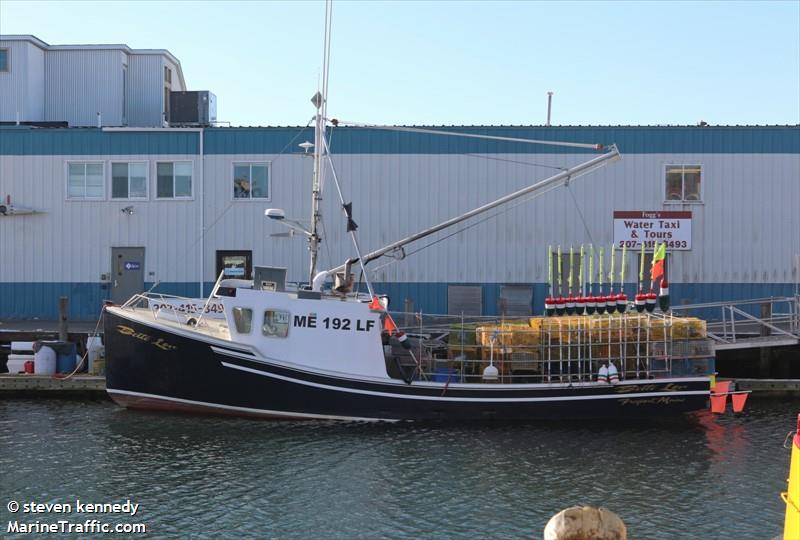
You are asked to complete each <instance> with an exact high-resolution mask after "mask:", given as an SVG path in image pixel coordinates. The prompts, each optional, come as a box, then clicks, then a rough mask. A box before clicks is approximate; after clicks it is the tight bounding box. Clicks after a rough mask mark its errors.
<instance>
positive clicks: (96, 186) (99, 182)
mask: <svg viewBox="0 0 800 540" xmlns="http://www.w3.org/2000/svg"><path fill="white" fill-rule="evenodd" d="M104 177H105V174H104V171H103V162H102V161H100V162H88V161H87V162H70V163H68V164H67V199H103V198H104V197H105V178H104Z"/></svg>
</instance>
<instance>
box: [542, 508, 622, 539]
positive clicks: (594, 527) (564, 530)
mask: <svg viewBox="0 0 800 540" xmlns="http://www.w3.org/2000/svg"><path fill="white" fill-rule="evenodd" d="M627 538H628V530H627V528H625V523H623V521H622V519H620V517H619V516H618V515H617V514H615V513H614V512H612V511H610V510H607V509H605V508H594V507H592V506H583V507H581V506H573V507H570V508H566V509H564V510H562V511H561V512H559V513H558V514H556V515H554V516H553V517H551V518H550V521H548V522H547V525H546V526H545V528H544V540H627Z"/></svg>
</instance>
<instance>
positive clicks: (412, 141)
mask: <svg viewBox="0 0 800 540" xmlns="http://www.w3.org/2000/svg"><path fill="white" fill-rule="evenodd" d="M439 129H444V130H449V131H461V132H464V133H477V134H484V135H497V136H507V137H519V138H526V139H545V140H554V141H570V142H586V143H602V144H606V145H608V144H612V143H616V144H617V145H618V146H619V149H620V151H621V152H622V153H623V154H652V153H706V154H718V153H762V154H773V153H780V154H785V153H800V126H764V127H759V126H745V127H703V128H699V127H633V126H632V127H590V126H587V127H550V128H545V127H499V126H498V127H492V126H488V127H459V126H456V127H444V128H439ZM330 134H331V151H332V153H334V154H465V153H519V154H531V153H546V154H565V153H586V152H588V150H586V149H575V148H561V147H554V146H541V145H530V144H522V143H510V142H500V141H487V140H476V139H462V138H455V137H440V136H436V135H430V134H424V133H400V132H393V131H383V130H376V129H368V128H348V127H340V128H335V129H333V130H331V132H330ZM313 137H314V133H313V130H312V129H311V128H299V127H275V128H210V129H207V130H206V131H205V140H204V151H205V153H207V154H278V153H281V152H295V151H297V144H299V143H301V142H303V141H305V140H312V139H313ZM198 152H199V137H198V134H197V133H196V132H176V131H165V132H159V131H131V132H106V131H102V130H99V129H92V128H72V129H64V128H61V129H56V128H53V129H48V128H29V127H15V126H10V127H9V126H7V127H0V155H94V154H96V155H121V154H135V155H145V154H150V155H153V154H155V155H158V154H188V155H196V154H198Z"/></svg>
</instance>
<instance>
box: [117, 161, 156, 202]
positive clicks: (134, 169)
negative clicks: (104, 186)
mask: <svg viewBox="0 0 800 540" xmlns="http://www.w3.org/2000/svg"><path fill="white" fill-rule="evenodd" d="M111 198H112V199H146V198H147V163H145V162H137V163H112V164H111Z"/></svg>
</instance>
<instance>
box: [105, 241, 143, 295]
mask: <svg viewBox="0 0 800 540" xmlns="http://www.w3.org/2000/svg"><path fill="white" fill-rule="evenodd" d="M143 291H144V248H143V247H112V248H111V301H112V302H114V303H115V304H122V303H125V302H127V301H128V299H129V298H130V297H131V296H133V295H134V294H139V293H141V292H143Z"/></svg>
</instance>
